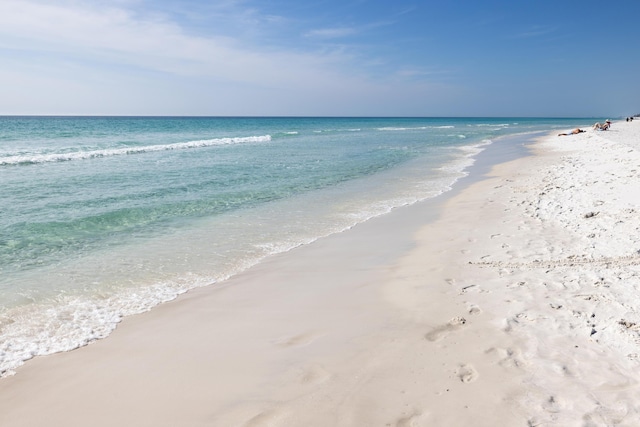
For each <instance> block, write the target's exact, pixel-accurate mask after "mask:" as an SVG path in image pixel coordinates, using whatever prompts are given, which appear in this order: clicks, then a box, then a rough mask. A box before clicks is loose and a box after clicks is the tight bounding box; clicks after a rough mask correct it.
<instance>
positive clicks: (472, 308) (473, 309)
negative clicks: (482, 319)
mask: <svg viewBox="0 0 640 427" xmlns="http://www.w3.org/2000/svg"><path fill="white" fill-rule="evenodd" d="M467 313H469V314H480V313H482V310H480V307H478V306H477V305H476V304H472V303H467Z"/></svg>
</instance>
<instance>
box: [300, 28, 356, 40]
mask: <svg viewBox="0 0 640 427" xmlns="http://www.w3.org/2000/svg"><path fill="white" fill-rule="evenodd" d="M357 33H358V30H357V29H355V28H350V27H337V28H322V29H317V30H311V31H308V32H306V33H305V34H304V36H305V37H310V38H317V39H338V38H343V37H348V36H351V35H354V34H357Z"/></svg>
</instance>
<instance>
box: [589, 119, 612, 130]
mask: <svg viewBox="0 0 640 427" xmlns="http://www.w3.org/2000/svg"><path fill="white" fill-rule="evenodd" d="M610 127H611V121H610V120H607V121H606V122H604V124H600V123H596V124H595V125H593V129H594V130H607V129H609V128H610Z"/></svg>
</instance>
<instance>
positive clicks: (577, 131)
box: [558, 128, 586, 136]
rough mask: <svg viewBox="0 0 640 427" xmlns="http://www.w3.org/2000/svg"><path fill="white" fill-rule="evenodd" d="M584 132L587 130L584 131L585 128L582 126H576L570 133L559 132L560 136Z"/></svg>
mask: <svg viewBox="0 0 640 427" xmlns="http://www.w3.org/2000/svg"><path fill="white" fill-rule="evenodd" d="M582 132H586V131H584V130H582V129H580V128H575V129H574V130H572V131H571V132H569V133H559V134H558V136H565V135H577V134H579V133H582Z"/></svg>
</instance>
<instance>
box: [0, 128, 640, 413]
mask: <svg viewBox="0 0 640 427" xmlns="http://www.w3.org/2000/svg"><path fill="white" fill-rule="evenodd" d="M557 133H558V132H554V133H552V134H549V135H547V136H543V137H540V138H538V139H536V140H535V141H534V142H532V144H531V145H529V149H530V154H529V155H526V156H520V157H519V158H517V159H515V160H510V161H508V162H503V163H500V164H497V165H495V166H494V167H493V168H492V169H491V170H490V171H488V172H487V173H482V174H477V175H475V176H473V177H471V179H469V180H468V181H466V182H465V183H464V185H461V186H460V187H459V188H456V189H455V190H454V191H452V192H451V194H450V195H448V196H447V197H443V198H436V199H432V200H428V201H423V202H419V203H416V204H413V205H411V206H405V207H401V208H397V209H394V210H392V211H391V212H390V213H388V214H386V215H382V216H378V217H376V218H373V219H370V220H368V221H366V222H363V223H360V224H358V225H356V226H354V227H352V228H350V229H348V230H346V231H343V232H341V233H337V234H332V235H330V236H328V237H324V238H321V239H318V240H316V241H314V242H313V243H310V244H306V245H302V246H299V247H297V248H295V249H293V250H290V251H287V252H284V253H280V254H277V255H272V256H270V257H269V258H267V259H265V260H264V261H262V262H260V263H259V264H257V265H254V266H253V267H252V268H250V269H248V270H246V271H243V272H241V273H240V274H237V275H235V276H233V277H231V278H230V279H228V280H227V281H225V282H224V284H221V285H217V286H210V287H200V288H196V289H192V290H190V291H189V292H187V293H185V294H183V295H181V296H180V297H179V298H177V299H175V300H174V301H171V302H168V303H165V304H161V305H160V306H158V307H156V308H154V309H153V310H151V311H149V312H146V313H142V314H139V315H135V316H131V317H127V318H125V319H124V321H122V322H121V323H120V324H119V325H118V328H117V329H116V330H115V332H113V333H112V334H111V335H110V336H109V337H108V338H106V339H103V340H99V341H96V342H93V343H92V344H91V345H88V346H85V347H82V348H79V349H77V350H74V351H70V352H63V353H57V354H53V355H49V356H45V357H37V358H34V359H32V360H30V361H29V362H28V363H26V364H25V365H24V366H22V367H20V368H19V369H17V373H16V375H14V376H8V377H6V378H2V379H0V425H2V426H43V425H48V426H58V425H60V426H62V425H65V426H84V425H92V426H113V425H135V426H445V425H446V426H458V425H459V426H465V425H479V426H497V425H504V426H519V425H522V426H545V425H558V426H599V425H628V426H633V425H639V424H640V403H639V402H640V400H639V399H638V396H639V394H640V393H639V389H638V387H639V384H640V369H638V368H639V367H640V360H639V359H640V356H639V354H640V353H639V351H638V349H639V344H640V314H639V311H640V294H639V292H638V288H639V287H640V274H639V273H640V267H639V264H640V223H639V222H638V219H637V215H638V212H639V210H640V207H639V206H638V205H639V201H640V185H639V184H640V122H639V121H637V120H636V121H635V122H631V123H625V122H614V123H613V126H612V127H611V129H609V130H607V131H594V130H592V129H587V131H586V132H584V133H580V134H577V135H569V136H557Z"/></svg>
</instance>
